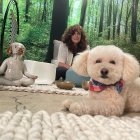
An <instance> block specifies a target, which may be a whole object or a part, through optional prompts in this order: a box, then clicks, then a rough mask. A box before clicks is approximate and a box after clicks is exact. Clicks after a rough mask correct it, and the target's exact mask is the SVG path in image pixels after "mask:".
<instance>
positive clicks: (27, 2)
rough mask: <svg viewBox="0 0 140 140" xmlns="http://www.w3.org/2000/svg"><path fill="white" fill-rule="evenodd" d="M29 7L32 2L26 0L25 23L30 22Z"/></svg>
mask: <svg viewBox="0 0 140 140" xmlns="http://www.w3.org/2000/svg"><path fill="white" fill-rule="evenodd" d="M29 7H30V0H26V7H25V22H28V20H29Z"/></svg>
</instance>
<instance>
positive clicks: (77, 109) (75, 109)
mask: <svg viewBox="0 0 140 140" xmlns="http://www.w3.org/2000/svg"><path fill="white" fill-rule="evenodd" d="M69 111H70V112H71V113H74V114H76V115H78V116H81V115H83V114H84V112H83V108H82V106H81V105H80V104H79V103H78V102H74V103H72V104H71V105H70V108H69Z"/></svg>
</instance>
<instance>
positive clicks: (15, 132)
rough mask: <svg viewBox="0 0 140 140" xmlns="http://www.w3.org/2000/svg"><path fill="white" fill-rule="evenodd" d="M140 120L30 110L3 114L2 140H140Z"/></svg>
mask: <svg viewBox="0 0 140 140" xmlns="http://www.w3.org/2000/svg"><path fill="white" fill-rule="evenodd" d="M139 138H140V117H134V118H129V117H115V116H112V117H104V116H99V115H97V116H90V115H83V116H81V117H79V116H76V115H74V114H64V113H63V112H56V113H54V114H52V115H49V114H48V113H47V112H46V111H39V112H36V113H34V114H33V113H32V112H30V111H29V110H23V111H21V112H17V113H12V112H8V111H7V112H4V113H1V114H0V140H56V139H57V140H138V139H139Z"/></svg>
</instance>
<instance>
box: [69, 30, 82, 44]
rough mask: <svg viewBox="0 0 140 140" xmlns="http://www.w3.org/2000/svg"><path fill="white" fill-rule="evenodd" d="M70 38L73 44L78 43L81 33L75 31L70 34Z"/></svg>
mask: <svg viewBox="0 0 140 140" xmlns="http://www.w3.org/2000/svg"><path fill="white" fill-rule="evenodd" d="M71 40H72V42H73V43H74V44H78V43H79V42H80V40H81V34H80V33H78V32H75V33H74V34H73V35H72V36H71Z"/></svg>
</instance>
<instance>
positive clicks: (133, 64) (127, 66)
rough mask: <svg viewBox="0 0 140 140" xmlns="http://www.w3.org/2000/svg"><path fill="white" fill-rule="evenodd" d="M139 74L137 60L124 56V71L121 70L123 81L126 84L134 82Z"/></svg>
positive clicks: (126, 54) (139, 67)
mask: <svg viewBox="0 0 140 140" xmlns="http://www.w3.org/2000/svg"><path fill="white" fill-rule="evenodd" d="M139 74H140V66H139V62H138V61H137V59H136V58H135V57H134V56H132V55H130V54H128V53H125V54H124V69H123V80H124V81H127V82H132V81H134V80H135V79H136V78H137V77H139Z"/></svg>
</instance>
